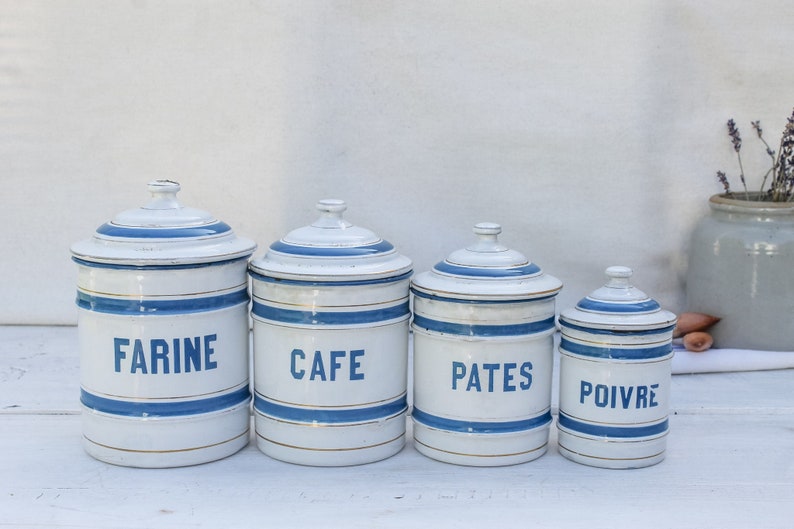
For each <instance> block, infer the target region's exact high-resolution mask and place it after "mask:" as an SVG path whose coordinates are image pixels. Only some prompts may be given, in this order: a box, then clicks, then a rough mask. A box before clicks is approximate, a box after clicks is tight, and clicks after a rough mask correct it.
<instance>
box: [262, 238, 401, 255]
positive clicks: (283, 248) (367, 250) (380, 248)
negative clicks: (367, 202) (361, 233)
mask: <svg viewBox="0 0 794 529" xmlns="http://www.w3.org/2000/svg"><path fill="white" fill-rule="evenodd" d="M270 249H271V250H273V251H274V252H279V253H286V254H289V255H300V256H305V257H363V256H368V255H375V254H379V253H386V252H391V251H392V250H394V246H393V245H392V244H391V243H390V242H388V241H380V242H377V243H375V244H367V245H364V246H301V245H299V244H290V243H288V242H284V241H276V242H274V243H273V244H271V245H270Z"/></svg>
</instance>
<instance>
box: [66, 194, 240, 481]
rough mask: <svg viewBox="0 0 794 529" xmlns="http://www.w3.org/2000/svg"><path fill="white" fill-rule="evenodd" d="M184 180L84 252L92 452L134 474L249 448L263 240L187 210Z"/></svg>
mask: <svg viewBox="0 0 794 529" xmlns="http://www.w3.org/2000/svg"><path fill="white" fill-rule="evenodd" d="M179 189H180V187H179V184H177V183H175V182H171V181H165V180H159V181H155V182H152V183H150V184H149V191H150V192H151V194H152V199H151V201H150V202H149V203H147V204H146V205H145V206H143V207H141V208H139V209H132V210H128V211H124V212H122V213H120V214H119V215H117V216H116V217H115V218H114V219H113V220H112V221H110V222H108V223H106V224H103V225H102V226H100V227H99V228H98V229H97V230H96V233H95V234H94V236H93V237H92V238H91V239H88V240H85V241H82V242H78V243H76V244H74V245H73V246H72V249H71V250H72V256H73V257H72V258H73V260H74V261H75V262H76V263H77V265H78V280H77V305H78V307H79V319H78V331H79V341H80V373H81V375H80V378H81V399H80V400H81V402H82V409H83V414H82V417H83V444H84V446H85V449H86V450H87V451H88V453H89V454H91V455H92V456H94V457H96V458H97V459H100V460H103V461H107V462H109V463H115V464H118V465H126V466H134V467H175V466H183V465H192V464H197V463H204V462H207V461H212V460H215V459H219V458H222V457H225V456H228V455H230V454H233V453H234V452H236V451H238V450H240V449H241V448H242V447H244V446H245V445H247V444H248V440H249V430H250V426H249V425H250V402H251V394H250V391H249V375H248V342H249V332H248V321H249V320H248V303H249V296H248V277H247V275H246V267H247V261H248V258H249V257H250V255H251V254H252V253H253V251H254V249H255V247H256V246H255V245H254V243H253V242H252V241H249V240H246V239H242V238H238V237H236V236H235V235H234V233H233V232H232V229H231V228H230V227H229V226H228V225H227V224H225V223H223V222H220V221H218V220H217V219H215V218H214V217H212V216H211V215H210V214H209V213H206V212H204V211H200V210H197V209H193V208H189V207H185V206H183V205H182V204H180V203H179V201H178V200H177V197H176V194H177V192H178V191H179Z"/></svg>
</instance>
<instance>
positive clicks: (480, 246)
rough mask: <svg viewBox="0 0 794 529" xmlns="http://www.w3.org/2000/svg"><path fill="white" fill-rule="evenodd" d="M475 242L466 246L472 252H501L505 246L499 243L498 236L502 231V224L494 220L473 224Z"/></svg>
mask: <svg viewBox="0 0 794 529" xmlns="http://www.w3.org/2000/svg"><path fill="white" fill-rule="evenodd" d="M473 231H474V233H475V234H476V235H477V242H475V243H474V244H473V245H471V246H469V247H468V248H466V249H467V250H471V251H473V252H503V251H505V250H507V248H506V247H505V246H502V245H501V244H499V241H498V240H497V239H498V236H499V234H500V233H502V226H501V225H499V224H496V223H495V222H479V223H477V224H475V225H474V229H473Z"/></svg>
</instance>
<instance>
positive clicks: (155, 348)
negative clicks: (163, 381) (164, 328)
mask: <svg viewBox="0 0 794 529" xmlns="http://www.w3.org/2000/svg"><path fill="white" fill-rule="evenodd" d="M149 348H150V349H151V354H152V361H151V364H152V374H153V375H156V374H157V373H159V368H158V367H157V364H158V363H159V362H162V364H163V373H164V374H166V375H167V374H168V373H170V372H171V366H170V365H169V362H168V342H166V341H165V340H163V339H162V338H155V339H153V340H152V341H151V342H150V343H149Z"/></svg>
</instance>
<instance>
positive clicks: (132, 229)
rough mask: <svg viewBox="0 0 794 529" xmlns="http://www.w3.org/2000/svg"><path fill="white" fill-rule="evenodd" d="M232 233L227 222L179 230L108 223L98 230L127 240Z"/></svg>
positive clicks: (109, 235) (100, 232) (105, 234)
mask: <svg viewBox="0 0 794 529" xmlns="http://www.w3.org/2000/svg"><path fill="white" fill-rule="evenodd" d="M230 231H232V228H231V227H230V226H229V225H228V224H226V223H225V222H220V221H218V222H213V223H212V224H205V225H202V226H181V227H177V228H146V227H142V226H121V225H119V224H113V223H110V222H108V223H106V224H103V225H102V226H100V227H99V228H97V230H96V232H97V233H98V234H99V235H104V236H106V237H119V238H125V239H186V238H197V237H213V236H215V235H221V234H223V233H228V232H230Z"/></svg>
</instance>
